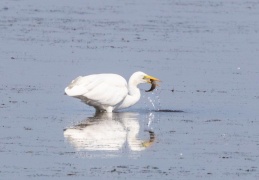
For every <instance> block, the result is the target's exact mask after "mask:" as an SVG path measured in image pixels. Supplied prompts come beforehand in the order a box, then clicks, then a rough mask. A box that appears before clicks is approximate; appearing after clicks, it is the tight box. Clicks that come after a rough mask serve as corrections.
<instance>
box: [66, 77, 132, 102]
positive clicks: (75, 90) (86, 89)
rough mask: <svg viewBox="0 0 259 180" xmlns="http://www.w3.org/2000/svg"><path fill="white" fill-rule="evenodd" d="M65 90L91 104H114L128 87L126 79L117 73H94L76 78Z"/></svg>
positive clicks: (124, 95)
mask: <svg viewBox="0 0 259 180" xmlns="http://www.w3.org/2000/svg"><path fill="white" fill-rule="evenodd" d="M65 92H66V93H67V94H68V95H69V96H77V97H79V98H80V99H82V100H83V101H85V102H86V103H87V104H90V105H93V106H99V105H108V106H114V105H116V104H118V103H120V102H121V101H122V100H123V99H124V98H125V97H126V95H127V94H128V88H127V82H126V80H125V79H124V78H123V77H121V76H119V75H116V74H95V75H90V76H85V77H78V78H76V79H75V80H73V81H72V83H71V84H70V85H69V86H68V87H67V88H66V89H65Z"/></svg>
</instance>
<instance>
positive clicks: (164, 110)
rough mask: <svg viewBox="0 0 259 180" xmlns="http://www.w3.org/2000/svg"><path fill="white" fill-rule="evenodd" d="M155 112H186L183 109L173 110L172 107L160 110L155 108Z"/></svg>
mask: <svg viewBox="0 0 259 180" xmlns="http://www.w3.org/2000/svg"><path fill="white" fill-rule="evenodd" d="M155 112H175V113H179V112H184V111H182V110H171V109H160V110H155Z"/></svg>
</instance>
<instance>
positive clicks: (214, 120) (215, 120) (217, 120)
mask: <svg viewBox="0 0 259 180" xmlns="http://www.w3.org/2000/svg"><path fill="white" fill-rule="evenodd" d="M219 121H221V120H220V119H209V120H207V121H205V122H219Z"/></svg>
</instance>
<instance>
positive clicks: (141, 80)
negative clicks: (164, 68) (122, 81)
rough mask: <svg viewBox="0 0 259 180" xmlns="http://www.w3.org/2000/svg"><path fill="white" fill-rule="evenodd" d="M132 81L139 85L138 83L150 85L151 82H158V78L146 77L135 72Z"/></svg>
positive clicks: (144, 74)
mask: <svg viewBox="0 0 259 180" xmlns="http://www.w3.org/2000/svg"><path fill="white" fill-rule="evenodd" d="M130 79H131V80H132V81H134V82H135V84H140V83H150V84H151V82H152V81H160V80H159V79H158V78H155V77H153V76H150V75H147V74H146V73H143V72H141V71H138V72H135V73H134V74H133V75H132V76H131V78H130Z"/></svg>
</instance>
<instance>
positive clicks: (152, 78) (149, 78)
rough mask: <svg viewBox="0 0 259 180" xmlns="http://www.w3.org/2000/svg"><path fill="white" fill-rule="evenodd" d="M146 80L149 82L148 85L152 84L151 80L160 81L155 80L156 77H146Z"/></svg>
mask: <svg viewBox="0 0 259 180" xmlns="http://www.w3.org/2000/svg"><path fill="white" fill-rule="evenodd" d="M144 79H145V80H147V83H150V84H151V80H152V81H160V80H159V79H158V78H155V77H153V76H149V75H146V76H145V77H144Z"/></svg>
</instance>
